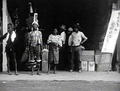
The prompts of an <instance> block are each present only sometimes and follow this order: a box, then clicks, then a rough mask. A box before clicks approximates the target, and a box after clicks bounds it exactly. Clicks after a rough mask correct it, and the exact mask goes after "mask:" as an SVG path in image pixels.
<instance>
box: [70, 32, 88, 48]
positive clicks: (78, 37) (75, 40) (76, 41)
mask: <svg viewBox="0 0 120 91" xmlns="http://www.w3.org/2000/svg"><path fill="white" fill-rule="evenodd" d="M82 38H84V39H87V37H86V36H85V35H84V34H83V32H80V31H78V33H76V32H73V33H72V34H71V35H70V37H69V40H68V45H69V46H79V45H80V43H81V41H82Z"/></svg>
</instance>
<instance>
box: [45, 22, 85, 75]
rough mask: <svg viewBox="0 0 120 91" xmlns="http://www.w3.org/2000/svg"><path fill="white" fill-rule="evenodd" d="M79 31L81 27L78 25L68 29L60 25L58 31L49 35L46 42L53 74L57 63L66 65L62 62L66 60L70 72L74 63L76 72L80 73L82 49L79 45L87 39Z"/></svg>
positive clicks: (55, 30)
mask: <svg viewBox="0 0 120 91" xmlns="http://www.w3.org/2000/svg"><path fill="white" fill-rule="evenodd" d="M80 30H81V27H80V26H79V25H78V24H75V25H74V26H73V28H72V27H69V28H68V29H66V26H65V25H61V26H60V29H57V28H56V29H54V30H53V34H51V35H49V37H48V41H47V43H48V45H49V65H51V64H53V65H54V73H55V70H56V65H57V64H58V63H59V62H60V63H61V62H62V63H66V62H64V61H66V60H68V63H67V65H69V71H70V72H73V71H74V68H75V67H74V66H75V65H74V64H75V63H76V64H77V65H76V67H77V71H78V72H81V71H82V68H81V61H80V53H81V50H82V49H84V47H83V46H82V45H81V44H83V43H84V42H85V41H86V40H87V37H86V36H85V35H84V33H83V32H81V31H80ZM62 67H65V66H62ZM63 69H64V68H63Z"/></svg>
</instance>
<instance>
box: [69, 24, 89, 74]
mask: <svg viewBox="0 0 120 91" xmlns="http://www.w3.org/2000/svg"><path fill="white" fill-rule="evenodd" d="M80 30H81V27H80V26H78V25H74V31H73V33H72V34H71V36H70V38H69V43H70V45H71V52H72V58H71V63H70V72H72V71H73V70H74V63H76V64H77V70H78V72H81V70H82V68H81V61H80V53H81V44H83V43H84V42H85V41H86V40H87V39H88V38H87V37H86V36H85V35H84V34H83V32H81V31H80Z"/></svg>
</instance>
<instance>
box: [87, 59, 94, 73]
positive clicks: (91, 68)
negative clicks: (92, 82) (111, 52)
mask: <svg viewBox="0 0 120 91" xmlns="http://www.w3.org/2000/svg"><path fill="white" fill-rule="evenodd" d="M88 71H95V62H94V61H89V62H88Z"/></svg>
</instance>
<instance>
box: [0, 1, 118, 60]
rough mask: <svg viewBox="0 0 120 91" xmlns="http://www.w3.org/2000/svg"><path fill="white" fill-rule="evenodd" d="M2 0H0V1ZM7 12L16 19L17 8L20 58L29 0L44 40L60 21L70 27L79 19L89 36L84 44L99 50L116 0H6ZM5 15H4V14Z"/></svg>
mask: <svg viewBox="0 0 120 91" xmlns="http://www.w3.org/2000/svg"><path fill="white" fill-rule="evenodd" d="M0 2H1V1H0ZM7 2H8V11H9V14H10V16H11V18H12V21H13V22H14V17H13V14H14V12H15V10H16V8H17V9H18V17H19V28H18V30H17V35H18V37H17V44H16V48H17V55H18V57H17V60H18V62H20V58H21V56H22V54H23V52H24V49H25V37H23V36H24V35H25V33H26V31H25V30H21V28H22V27H26V22H25V20H26V19H27V18H28V16H29V5H28V3H29V2H32V5H33V10H34V12H37V13H38V20H39V25H40V28H41V29H44V30H42V32H43V36H44V43H46V40H47V38H48V35H49V34H50V33H51V31H52V30H53V29H54V28H58V27H59V26H60V25H61V24H65V25H66V26H67V27H69V26H72V25H73V24H74V23H76V22H79V23H80V26H81V28H82V32H84V34H85V35H86V36H87V37H88V41H87V42H86V43H85V44H84V46H85V48H86V49H89V50H97V49H99V42H101V41H103V40H102V39H101V36H102V35H103V34H104V33H105V32H106V29H107V24H108V22H109V18H110V14H111V10H112V3H113V2H117V0H7ZM1 15H2V14H1Z"/></svg>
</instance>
